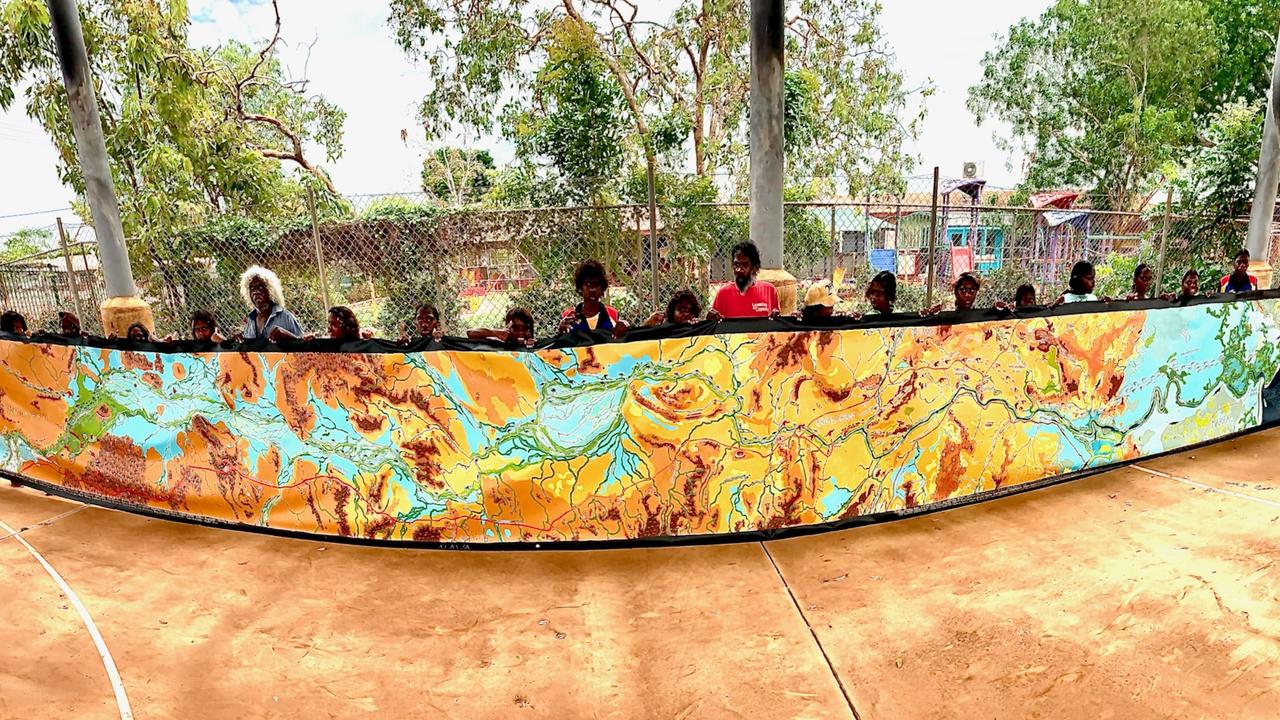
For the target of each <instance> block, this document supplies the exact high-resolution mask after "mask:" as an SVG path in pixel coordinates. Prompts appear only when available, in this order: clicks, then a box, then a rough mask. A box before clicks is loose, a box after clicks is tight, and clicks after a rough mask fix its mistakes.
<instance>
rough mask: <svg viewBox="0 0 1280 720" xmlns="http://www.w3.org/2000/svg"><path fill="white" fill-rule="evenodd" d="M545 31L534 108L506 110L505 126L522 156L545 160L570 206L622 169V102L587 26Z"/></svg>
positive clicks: (586, 199)
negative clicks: (544, 52) (543, 57)
mask: <svg viewBox="0 0 1280 720" xmlns="http://www.w3.org/2000/svg"><path fill="white" fill-rule="evenodd" d="M550 34H551V39H550V41H549V42H548V45H547V57H546V61H545V62H544V64H543V66H542V69H541V70H539V71H538V74H537V80H536V83H535V86H534V87H535V92H534V98H533V105H532V107H529V108H527V109H520V110H515V109H513V108H508V115H507V117H506V119H505V123H504V125H505V129H504V131H505V133H506V135H507V137H508V138H509V139H510V140H512V141H513V142H514V143H515V146H516V153H517V155H518V156H519V157H520V158H522V159H524V160H527V161H530V162H536V161H537V159H539V158H546V159H547V161H548V162H549V164H550V167H551V168H552V169H553V170H554V175H553V178H555V179H558V180H559V183H560V185H561V188H562V193H563V196H564V198H565V200H566V201H567V202H568V203H571V204H587V203H590V202H592V201H594V200H597V199H599V198H598V196H599V193H600V191H601V189H602V188H603V187H604V185H605V184H606V183H607V182H608V181H609V180H611V179H612V178H614V177H615V176H616V175H617V174H618V172H619V170H620V169H621V167H622V158H623V135H624V132H625V130H624V128H625V123H626V120H625V118H624V117H623V112H624V105H625V101H624V100H623V97H622V91H621V90H620V89H619V87H618V83H617V80H615V79H614V78H613V76H612V75H610V74H609V68H608V66H607V64H606V63H605V60H604V58H603V56H602V55H601V53H600V50H599V48H598V47H597V45H596V42H595V38H594V32H593V31H592V29H591V27H590V26H588V25H586V24H584V23H581V22H577V21H575V20H562V21H560V22H557V23H556V24H554V25H553V26H552V27H551V33H550Z"/></svg>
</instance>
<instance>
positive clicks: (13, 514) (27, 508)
mask: <svg viewBox="0 0 1280 720" xmlns="http://www.w3.org/2000/svg"><path fill="white" fill-rule="evenodd" d="M0 491H2V492H0V520H3V521H5V522H6V523H8V524H9V525H11V526H12V527H13V529H14V530H21V529H23V528H25V527H28V526H30V525H35V524H36V523H38V522H43V521H45V520H49V519H51V518H55V517H57V516H59V515H61V514H63V513H65V512H67V511H69V510H75V509H76V508H81V507H84V506H83V505H81V504H80V503H76V502H71V501H70V500H63V499H62V498H58V497H53V496H50V495H45V494H44V493H42V492H40V491H38V490H32V489H31V488H27V487H14V486H12V485H10V484H9V481H8V480H4V479H0ZM5 534H6V533H5V532H4V531H0V537H3V536H4V535H5Z"/></svg>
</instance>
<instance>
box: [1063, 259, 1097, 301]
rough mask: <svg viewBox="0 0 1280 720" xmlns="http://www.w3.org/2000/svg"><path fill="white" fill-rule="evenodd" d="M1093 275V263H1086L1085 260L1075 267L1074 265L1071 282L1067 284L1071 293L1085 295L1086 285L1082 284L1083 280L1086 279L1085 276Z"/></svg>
mask: <svg viewBox="0 0 1280 720" xmlns="http://www.w3.org/2000/svg"><path fill="white" fill-rule="evenodd" d="M1091 273H1093V263H1091V262H1085V261H1084V260H1081V261H1080V262H1078V263H1076V264H1075V265H1072V266H1071V280H1070V282H1068V283H1067V285H1068V286H1069V287H1070V288H1071V292H1073V293H1075V294H1077V295H1083V294H1085V292H1087V291H1086V290H1085V289H1084V285H1083V284H1082V283H1081V280H1083V279H1084V276H1085V275H1089V274H1091Z"/></svg>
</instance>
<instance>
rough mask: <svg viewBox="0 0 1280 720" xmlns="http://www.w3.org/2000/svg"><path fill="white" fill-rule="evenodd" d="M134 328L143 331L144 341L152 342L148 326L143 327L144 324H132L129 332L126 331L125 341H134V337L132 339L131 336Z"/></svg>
mask: <svg viewBox="0 0 1280 720" xmlns="http://www.w3.org/2000/svg"><path fill="white" fill-rule="evenodd" d="M134 328H137V329H139V330H141V331H142V339H143V340H150V339H151V331H150V330H148V329H147V326H146V325H143V324H142V323H134V324H132V325H130V326H129V329H128V330H125V331H124V337H125V339H126V340H132V339H133V338H132V337H130V336H131V335H133V330H134Z"/></svg>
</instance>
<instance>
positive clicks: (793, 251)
mask: <svg viewBox="0 0 1280 720" xmlns="http://www.w3.org/2000/svg"><path fill="white" fill-rule="evenodd" d="M782 199H783V200H784V201H785V202H808V201H810V200H812V199H813V195H812V193H810V191H809V190H808V189H806V188H799V187H788V188H785V189H784V190H783V193H782ZM782 254H783V258H784V261H785V262H784V264H785V265H788V266H796V267H808V266H809V265H812V264H813V263H814V261H816V260H818V259H820V258H824V257H826V256H828V255H830V254H831V229H830V228H829V227H828V226H827V224H826V223H824V222H823V221H822V220H821V219H819V218H818V216H816V215H814V214H813V213H812V212H810V211H809V208H807V207H785V208H783V211H782Z"/></svg>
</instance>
